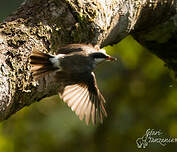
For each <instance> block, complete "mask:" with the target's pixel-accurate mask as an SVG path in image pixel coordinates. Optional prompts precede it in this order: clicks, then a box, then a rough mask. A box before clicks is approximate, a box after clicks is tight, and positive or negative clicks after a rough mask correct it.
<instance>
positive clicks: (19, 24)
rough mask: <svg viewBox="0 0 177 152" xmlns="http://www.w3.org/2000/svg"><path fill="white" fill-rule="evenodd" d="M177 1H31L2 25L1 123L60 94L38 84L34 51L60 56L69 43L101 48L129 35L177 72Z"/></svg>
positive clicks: (54, 87) (43, 82)
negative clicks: (32, 62)
mask: <svg viewBox="0 0 177 152" xmlns="http://www.w3.org/2000/svg"><path fill="white" fill-rule="evenodd" d="M176 6H177V1H176V0H169V1H166V0H161V1H160V0H117V1H116V0H93V1H91V0H26V1H25V2H24V3H23V4H22V5H21V7H20V8H19V9H18V10H17V11H16V12H15V13H14V14H12V15H11V16H9V17H8V18H7V19H6V21H5V22H4V23H1V24H0V120H1V121H2V120H4V119H6V118H8V117H9V116H10V115H12V114H13V113H15V112H16V111H18V110H20V109H21V108H22V107H24V106H25V105H30V104H31V103H33V102H35V101H39V100H40V99H42V98H43V97H46V96H51V95H53V94H56V93H57V88H58V86H57V85H56V83H55V82H53V81H52V80H50V81H49V80H48V81H46V79H42V80H40V81H39V82H36V81H34V80H33V79H32V76H31V73H30V65H29V55H30V53H31V51H32V49H33V48H37V49H39V50H41V51H45V52H49V51H50V53H54V52H56V49H57V48H58V47H60V46H63V45H65V44H69V43H92V44H93V45H95V44H97V45H100V46H101V47H103V46H106V45H112V44H115V43H117V42H119V41H120V40H121V39H123V38H124V37H126V36H127V35H128V34H129V33H132V34H133V36H134V37H135V38H136V39H137V40H138V41H139V42H140V43H141V44H143V45H144V46H146V47H148V48H150V49H151V51H152V52H153V53H155V54H156V55H158V56H159V57H161V58H162V59H163V60H164V61H165V62H166V63H167V65H168V66H169V67H170V68H172V69H173V70H175V71H177V53H176V49H175V48H176V47H177V44H176V42H177V36H176V30H177V28H176V26H177V16H176V10H177V9H176Z"/></svg>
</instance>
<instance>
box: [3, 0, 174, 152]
mask: <svg viewBox="0 0 177 152" xmlns="http://www.w3.org/2000/svg"><path fill="white" fill-rule="evenodd" d="M22 1H23V0H3V1H1V5H0V19H1V21H2V20H3V19H5V18H6V16H8V15H9V14H10V13H12V12H13V11H15V10H16V9H17V7H19V6H20V3H21V2H22ZM105 49H106V50H107V53H108V54H110V55H113V56H115V57H117V58H118V62H114V63H108V62H107V63H104V64H102V65H100V66H99V67H98V68H97V69H96V76H97V81H98V85H99V88H100V90H101V91H102V93H103V95H104V97H105V98H106V100H107V106H106V109H107V111H108V117H107V118H106V119H105V120H104V123H103V124H102V125H99V124H98V125H97V126H92V125H90V126H86V125H85V123H84V122H83V121H80V120H79V119H78V117H77V116H76V115H75V114H74V113H73V112H72V111H71V110H70V109H69V108H68V107H67V105H66V104H64V103H63V102H62V101H61V100H60V99H59V97H58V96H54V97H50V98H46V99H44V100H43V101H41V102H39V103H34V104H33V105H31V106H29V107H26V108H23V109H22V110H21V111H19V112H17V113H16V114H14V115H13V116H11V117H10V118H9V119H8V120H6V121H4V122H2V123H1V124H0V152H67V151H68V152H79V151H84V152H136V151H148V152H167V151H168V152H172V151H176V149H177V142H176V143H169V144H167V145H166V146H162V145H160V144H158V143H150V144H149V145H148V146H147V147H146V148H145V149H138V148H137V145H136V139H137V138H140V137H142V136H143V135H144V134H145V132H146V130H147V129H149V128H151V129H154V130H161V131H162V132H163V136H161V137H165V138H175V137H176V138H177V85H176V83H175V82H174V81H173V80H172V78H171V77H170V73H171V72H170V71H169V70H168V69H167V68H166V67H165V66H164V63H163V62H162V61H161V60H160V59H159V58H157V57H156V56H154V55H152V54H151V53H149V51H148V50H146V49H145V48H143V47H142V46H141V45H139V44H138V43H137V42H136V41H135V40H134V39H133V38H132V37H131V36H128V37H127V38H125V39H124V40H122V41H121V42H120V43H118V44H116V45H114V46H112V47H111V46H108V47H106V48H105Z"/></svg>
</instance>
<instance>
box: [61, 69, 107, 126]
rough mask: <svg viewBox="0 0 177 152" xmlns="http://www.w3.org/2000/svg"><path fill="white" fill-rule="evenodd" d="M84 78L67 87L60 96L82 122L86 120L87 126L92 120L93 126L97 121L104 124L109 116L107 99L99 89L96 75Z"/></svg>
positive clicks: (88, 75)
mask: <svg viewBox="0 0 177 152" xmlns="http://www.w3.org/2000/svg"><path fill="white" fill-rule="evenodd" d="M84 78H85V79H84V80H83V81H80V82H78V83H75V84H74V83H73V84H69V85H65V86H64V87H63V89H61V90H60V91H59V95H60V97H61V98H62V99H63V101H64V102H65V103H67V104H68V106H69V107H71V109H72V111H75V113H76V115H78V116H79V118H80V120H82V119H83V118H85V121H86V123H87V124H89V121H90V119H91V120H92V123H93V124H96V122H97V121H99V122H101V123H102V122H103V117H104V116H107V113H106V110H105V108H104V104H105V99H104V97H103V96H102V95H101V93H100V91H99V89H98V88H97V83H96V79H95V75H94V73H93V72H92V73H88V74H86V75H85V76H84Z"/></svg>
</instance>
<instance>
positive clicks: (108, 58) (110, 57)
mask: <svg viewBox="0 0 177 152" xmlns="http://www.w3.org/2000/svg"><path fill="white" fill-rule="evenodd" d="M106 60H108V61H116V60H117V58H115V57H112V56H107V58H106Z"/></svg>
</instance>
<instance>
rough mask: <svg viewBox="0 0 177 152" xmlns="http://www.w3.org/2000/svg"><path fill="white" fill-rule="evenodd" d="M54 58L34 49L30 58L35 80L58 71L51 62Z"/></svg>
mask: <svg viewBox="0 0 177 152" xmlns="http://www.w3.org/2000/svg"><path fill="white" fill-rule="evenodd" d="M51 58H54V56H52V55H49V54H46V53H43V52H40V51H38V50H36V49H33V51H32V53H31V56H30V64H31V72H32V74H33V77H34V78H35V79H39V78H40V77H43V76H45V75H46V74H47V73H49V72H52V71H54V70H56V67H54V66H53V64H52V62H51V61H50V59H51Z"/></svg>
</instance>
